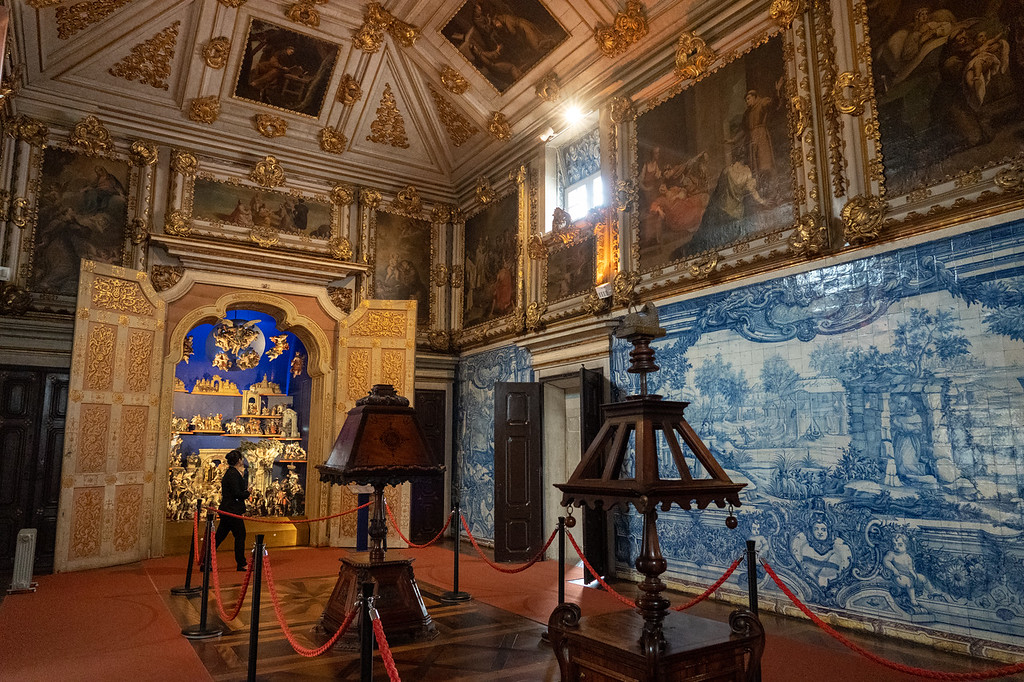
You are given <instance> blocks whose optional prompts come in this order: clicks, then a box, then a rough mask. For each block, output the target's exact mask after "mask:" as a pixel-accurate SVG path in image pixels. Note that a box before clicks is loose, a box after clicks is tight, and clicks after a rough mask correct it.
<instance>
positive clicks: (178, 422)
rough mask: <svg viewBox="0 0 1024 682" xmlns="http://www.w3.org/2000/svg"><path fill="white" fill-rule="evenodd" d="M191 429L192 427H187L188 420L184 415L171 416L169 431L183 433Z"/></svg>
mask: <svg viewBox="0 0 1024 682" xmlns="http://www.w3.org/2000/svg"><path fill="white" fill-rule="evenodd" d="M191 430H192V429H191V428H189V423H188V420H187V419H185V418H184V417H171V431H174V432H175V433H184V432H186V431H191Z"/></svg>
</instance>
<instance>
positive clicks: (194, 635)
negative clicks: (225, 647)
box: [181, 624, 224, 639]
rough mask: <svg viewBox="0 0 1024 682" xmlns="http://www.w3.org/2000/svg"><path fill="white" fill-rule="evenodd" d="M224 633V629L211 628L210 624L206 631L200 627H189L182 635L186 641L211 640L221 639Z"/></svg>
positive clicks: (183, 630) (184, 629)
mask: <svg viewBox="0 0 1024 682" xmlns="http://www.w3.org/2000/svg"><path fill="white" fill-rule="evenodd" d="M223 633H224V628H214V627H210V625H209V624H207V626H206V629H205V630H203V629H202V628H200V627H199V626H198V625H189V626H188V627H187V628H183V629H182V631H181V634H182V636H184V637H185V639H211V638H213V637H220V636H221V635H222V634H223Z"/></svg>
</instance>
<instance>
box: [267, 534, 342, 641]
mask: <svg viewBox="0 0 1024 682" xmlns="http://www.w3.org/2000/svg"><path fill="white" fill-rule="evenodd" d="M263 570H264V571H265V572H266V574H267V588H268V589H269V591H270V599H271V601H273V602H274V614H275V615H276V616H277V622H278V623H279V624H280V625H281V631H282V632H283V633H284V636H285V638H286V639H287V640H288V643H289V644H291V645H292V649H294V650H295V653H297V654H298V655H299V656H305V657H306V658H315V657H316V656H319V655H320V654H322V653H324V652H325V651H327V650H328V649H330V648H331V647H332V646H334V643H335V642H337V641H338V638H339V637H341V636H342V635H343V634H345V631H346V630H348V626H349V625H351V624H352V620H353V619H354V618H355V617H356V614H357V613H359V609H358V608H353V609H352V610H351V611H349V612H348V613H347V614H346V615H345V622H343V623H342V624H341V627H340V628H338V631H337V632H335V633H334V635H333V636H332V637H331V638H330V639H329V640H327V641H326V642H324V644H323V646H320V647H318V648H316V649H307V648H306V647H304V646H302V645H301V644H299V643H298V642H297V641H296V640H295V635H293V634H292V631H291V628H289V627H288V623H287V622H286V621H285V619H284V613H283V612H282V611H281V603H280V602H279V601H278V599H277V589H276V588H275V587H274V573H273V571H271V570H270V557H269V556H268V555H267V554H266V552H264V554H263Z"/></svg>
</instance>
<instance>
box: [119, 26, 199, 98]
mask: <svg viewBox="0 0 1024 682" xmlns="http://www.w3.org/2000/svg"><path fill="white" fill-rule="evenodd" d="M180 25H181V22H180V21H176V22H174V23H173V24H171V25H170V26H168V27H167V28H165V29H164V30H162V31H160V32H159V33H157V34H156V35H155V36H153V37H152V38H150V39H149V40H146V41H143V42H142V43H139V44H138V45H136V46H134V47H133V48H132V50H131V52H130V53H129V54H128V55H126V56H125V57H124V58H123V59H121V61H119V62H117V64H114V66H112V67H111V68H110V69H109V70H108V73H109V74H110V75H111V76H116V77H118V78H123V79H125V80H127V81H139V82H140V83H144V84H146V85H151V86H152V87H154V88H157V89H159V90H167V89H169V88H170V84H168V82H167V78H168V77H169V76H170V75H171V60H173V59H174V48H175V46H176V45H177V42H178V27H179V26H180Z"/></svg>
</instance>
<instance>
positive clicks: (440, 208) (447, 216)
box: [430, 204, 459, 223]
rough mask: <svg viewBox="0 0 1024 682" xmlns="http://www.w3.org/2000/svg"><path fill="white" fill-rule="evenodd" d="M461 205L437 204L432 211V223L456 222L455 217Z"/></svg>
mask: <svg viewBox="0 0 1024 682" xmlns="http://www.w3.org/2000/svg"><path fill="white" fill-rule="evenodd" d="M458 210H459V207H458V206H456V205H455V204H437V205H436V206H434V208H433V210H431V211H430V222H432V223H452V222H455V217H456V215H458Z"/></svg>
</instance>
